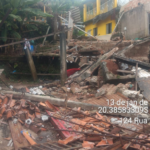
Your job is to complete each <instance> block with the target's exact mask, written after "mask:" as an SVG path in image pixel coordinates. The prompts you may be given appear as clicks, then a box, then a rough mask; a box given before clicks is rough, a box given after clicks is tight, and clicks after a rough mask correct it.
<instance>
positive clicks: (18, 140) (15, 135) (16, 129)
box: [9, 120, 29, 150]
mask: <svg viewBox="0 0 150 150" xmlns="http://www.w3.org/2000/svg"><path fill="white" fill-rule="evenodd" d="M9 126H10V130H11V135H12V139H13V143H14V147H15V150H18V149H19V148H21V147H26V146H29V143H28V141H27V140H26V138H25V137H24V136H23V135H22V134H21V131H22V130H23V128H22V126H21V124H20V122H17V123H14V122H13V121H12V120H10V121H9Z"/></svg>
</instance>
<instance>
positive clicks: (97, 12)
mask: <svg viewBox="0 0 150 150" xmlns="http://www.w3.org/2000/svg"><path fill="white" fill-rule="evenodd" d="M118 12H119V11H118V9H117V0H86V1H85V2H84V5H83V19H84V24H85V31H86V32H88V33H89V34H91V35H93V36H98V37H101V36H102V37H109V35H110V34H111V33H112V31H113V30H114V28H115V26H116V15H117V14H118Z"/></svg>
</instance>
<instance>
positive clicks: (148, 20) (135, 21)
mask: <svg viewBox="0 0 150 150" xmlns="http://www.w3.org/2000/svg"><path fill="white" fill-rule="evenodd" d="M123 12H124V14H123V16H122V18H121V20H120V22H119V24H118V26H117V28H116V32H121V33H123V34H124V36H125V39H127V40H131V39H138V38H143V37H147V36H150V0H133V1H130V2H129V3H127V4H126V5H125V6H123V7H122V8H121V11H120V13H123Z"/></svg>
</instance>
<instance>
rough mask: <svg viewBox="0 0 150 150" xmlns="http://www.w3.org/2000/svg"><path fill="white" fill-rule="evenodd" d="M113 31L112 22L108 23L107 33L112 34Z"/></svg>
mask: <svg viewBox="0 0 150 150" xmlns="http://www.w3.org/2000/svg"><path fill="white" fill-rule="evenodd" d="M111 32H112V23H108V24H106V34H110V33H111Z"/></svg>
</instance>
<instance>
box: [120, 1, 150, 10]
mask: <svg viewBox="0 0 150 150" xmlns="http://www.w3.org/2000/svg"><path fill="white" fill-rule="evenodd" d="M149 2H150V0H132V1H130V2H129V3H127V4H126V5H124V6H123V7H121V10H120V12H123V11H124V12H126V11H129V10H131V9H133V8H135V7H138V6H139V5H140V4H146V3H149Z"/></svg>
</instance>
